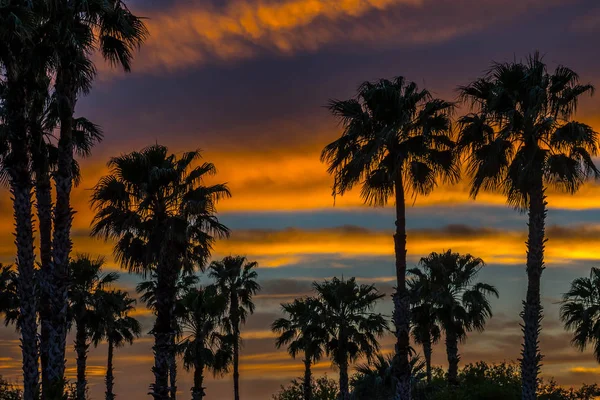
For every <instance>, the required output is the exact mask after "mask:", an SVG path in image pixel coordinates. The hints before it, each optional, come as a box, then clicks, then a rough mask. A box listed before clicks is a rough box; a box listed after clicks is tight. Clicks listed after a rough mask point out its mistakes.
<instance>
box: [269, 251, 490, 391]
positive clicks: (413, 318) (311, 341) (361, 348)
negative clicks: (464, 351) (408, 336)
mask: <svg viewBox="0 0 600 400" xmlns="http://www.w3.org/2000/svg"><path fill="white" fill-rule="evenodd" d="M483 265H484V263H483V261H482V260H481V259H479V258H475V257H473V256H471V255H469V254H467V255H460V254H458V253H452V252H451V251H447V252H445V253H442V254H438V253H431V254H430V255H429V256H428V257H425V258H423V259H421V262H420V268H414V269H411V270H410V273H411V275H412V279H409V280H408V283H409V297H410V303H411V315H410V323H411V330H412V335H413V338H414V342H415V343H417V344H420V345H421V346H422V347H423V354H424V356H425V363H422V364H424V365H425V366H426V377H427V382H428V383H430V382H431V354H432V344H434V343H435V342H437V341H438V340H439V339H440V334H441V332H442V331H443V332H444V333H445V337H446V351H447V355H448V365H449V366H448V373H447V379H448V383H449V384H451V385H456V384H458V381H457V375H458V363H459V354H458V343H459V342H461V343H462V342H464V341H465V340H466V335H467V332H469V331H471V330H477V331H483V329H484V327H485V322H486V320H487V319H488V318H490V317H491V316H492V310H491V305H490V303H489V299H488V296H489V295H494V296H497V295H498V292H497V291H496V289H495V288H494V287H493V286H491V285H489V284H486V283H482V282H477V283H474V280H475V278H476V275H477V273H478V272H479V271H480V269H481V268H482V267H483ZM313 286H314V290H315V295H314V296H309V297H305V298H300V299H295V300H294V301H293V302H291V303H285V304H282V305H281V307H282V311H283V313H284V314H285V317H283V318H279V319H277V320H276V321H275V322H273V324H272V330H273V331H274V332H276V333H277V334H278V337H277V341H276V345H277V347H278V348H279V347H282V346H287V351H288V353H289V354H290V355H291V356H292V357H294V358H296V356H297V355H299V354H302V355H303V363H304V378H303V380H302V382H303V387H304V393H303V399H304V400H311V399H312V398H313V395H312V392H311V390H312V372H311V367H312V366H313V365H314V364H315V363H317V362H318V361H319V360H321V359H322V357H323V356H324V355H327V356H329V357H330V358H331V361H332V363H333V364H334V365H335V366H337V367H338V369H339V374H340V377H339V388H340V399H341V400H348V399H350V394H351V393H350V389H349V378H348V368H349V366H350V365H351V364H352V363H354V362H356V361H357V360H359V359H363V358H364V359H366V360H367V364H365V365H362V366H359V368H358V369H357V370H358V375H359V378H358V381H360V382H359V384H357V385H354V386H355V387H356V386H358V387H359V388H358V389H360V385H362V384H364V382H362V380H363V379H367V378H368V377H370V376H372V375H378V376H380V377H381V376H383V377H384V381H385V382H386V383H385V384H384V385H380V386H381V387H382V391H385V394H386V395H388V396H392V395H393V394H394V392H395V389H396V387H395V384H394V382H395V379H394V378H393V376H392V374H391V371H390V369H391V367H393V365H394V359H393V357H392V358H386V357H385V356H384V355H382V354H380V353H379V350H380V344H379V338H381V337H382V336H383V335H384V334H386V333H387V332H388V330H389V324H388V320H387V318H386V317H385V316H383V315H382V314H380V313H376V312H374V311H373V309H374V307H375V305H376V303H377V302H378V301H379V300H380V299H382V298H383V297H384V295H383V294H382V293H380V292H378V291H377V289H376V288H375V287H374V286H373V285H359V284H358V283H356V280H355V278H351V279H348V280H344V279H341V280H340V279H338V278H333V279H332V280H331V281H328V280H326V281H324V282H322V283H318V282H315V283H314V284H313ZM411 352H412V354H413V355H414V351H413V350H412V349H411ZM371 363H373V364H374V366H375V368H372V367H371V366H370V364H371ZM421 367H422V365H421V363H419V359H418V357H412V359H409V369H410V371H411V374H410V377H411V378H410V379H411V386H414V381H415V379H414V378H415V375H416V374H417V373H419V371H420V369H421ZM356 380H357V378H355V381H356ZM358 389H357V390H358ZM371 395H372V396H375V394H373V393H371ZM354 396H355V397H358V398H363V397H361V395H360V394H359V393H354ZM363 396H365V394H363ZM387 398H389V397H387Z"/></svg>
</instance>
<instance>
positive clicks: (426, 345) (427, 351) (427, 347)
mask: <svg viewBox="0 0 600 400" xmlns="http://www.w3.org/2000/svg"><path fill="white" fill-rule="evenodd" d="M431 353H432V349H431V336H429V337H427V338H426V339H425V341H424V342H423V355H424V356H425V370H426V372H427V383H431Z"/></svg>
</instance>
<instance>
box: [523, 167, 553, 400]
mask: <svg viewBox="0 0 600 400" xmlns="http://www.w3.org/2000/svg"><path fill="white" fill-rule="evenodd" d="M529 196H530V198H529V236H528V239H527V295H526V299H525V304H524V310H523V314H522V316H523V323H524V324H523V336H524V344H523V350H522V353H521V379H522V384H523V389H522V395H521V398H522V399H523V400H535V399H536V398H537V397H536V396H537V386H538V385H537V384H538V380H537V378H538V373H539V370H540V362H541V360H542V355H541V354H540V349H539V340H538V337H539V333H540V329H541V327H540V324H541V321H542V317H543V315H542V305H541V303H540V286H541V278H542V271H543V270H544V245H545V243H546V238H545V221H546V204H547V203H546V196H545V194H544V187H543V182H542V178H541V176H540V177H539V178H538V181H537V182H536V187H534V188H532V190H531V192H530V193H529Z"/></svg>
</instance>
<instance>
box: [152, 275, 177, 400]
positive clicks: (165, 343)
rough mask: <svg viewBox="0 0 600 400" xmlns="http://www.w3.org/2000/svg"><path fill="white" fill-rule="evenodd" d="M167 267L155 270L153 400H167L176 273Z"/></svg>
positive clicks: (168, 394)
mask: <svg viewBox="0 0 600 400" xmlns="http://www.w3.org/2000/svg"><path fill="white" fill-rule="evenodd" d="M169 269H170V267H169V266H168V265H159V267H158V268H157V284H156V322H155V324H154V329H153V332H154V347H153V350H154V367H152V372H153V373H154V384H152V396H153V397H154V400H169V396H170V391H169V367H170V364H171V342H172V337H173V332H172V326H173V322H172V321H173V312H174V308H175V296H176V293H175V282H176V280H177V275H176V273H175V274H173V273H172V271H169Z"/></svg>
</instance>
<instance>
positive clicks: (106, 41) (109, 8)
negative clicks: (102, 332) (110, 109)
mask: <svg viewBox="0 0 600 400" xmlns="http://www.w3.org/2000/svg"><path fill="white" fill-rule="evenodd" d="M46 12H47V18H46V19H45V25H44V31H45V32H46V35H47V37H48V38H49V39H48V40H49V41H51V43H52V44H53V47H52V53H51V58H52V61H53V62H52V63H53V67H54V71H53V72H54V73H55V84H54V90H55V98H56V100H57V104H56V107H57V109H58V116H59V125H60V133H59V137H58V163H57V169H56V172H55V173H54V174H53V176H54V181H55V187H56V203H55V207H54V213H53V215H54V237H53V243H52V264H51V267H52V268H51V271H50V277H51V279H50V282H49V290H50V292H51V295H50V296H49V299H50V302H51V314H50V315H51V320H50V323H49V335H50V338H49V348H48V349H47V350H48V367H47V368H48V379H49V381H50V384H51V385H53V386H56V385H59V384H60V382H62V381H64V368H65V366H64V360H65V340H66V332H67V315H66V312H67V287H66V283H65V280H64V276H66V271H67V268H68V263H69V255H70V252H71V224H72V219H73V212H72V209H71V202H70V196H71V188H72V185H73V175H72V164H73V152H74V142H73V136H74V135H73V130H74V112H75V106H76V103H77V99H78V96H79V95H80V94H82V93H83V94H85V93H88V92H89V91H90V89H91V84H92V81H93V78H94V75H95V65H94V62H93V59H92V55H93V54H96V53H100V54H101V55H102V56H103V57H104V58H105V59H106V60H108V61H109V62H110V64H112V65H120V66H122V67H123V69H124V70H125V71H129V70H130V69H131V61H132V58H133V51H134V50H135V49H136V48H137V47H138V46H139V45H140V44H141V43H142V42H143V40H144V39H145V37H146V34H147V31H146V27H145V26H144V24H143V22H142V20H141V19H140V18H138V17H136V16H135V15H133V14H132V13H131V12H130V11H129V9H128V8H127V6H126V5H125V3H124V2H122V1H120V0H108V1H107V0H74V1H68V2H64V1H51V2H48V7H47V9H46ZM57 390H58V388H57ZM60 390H61V392H60V393H58V394H61V393H62V389H60ZM57 397H58V396H57Z"/></svg>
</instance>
